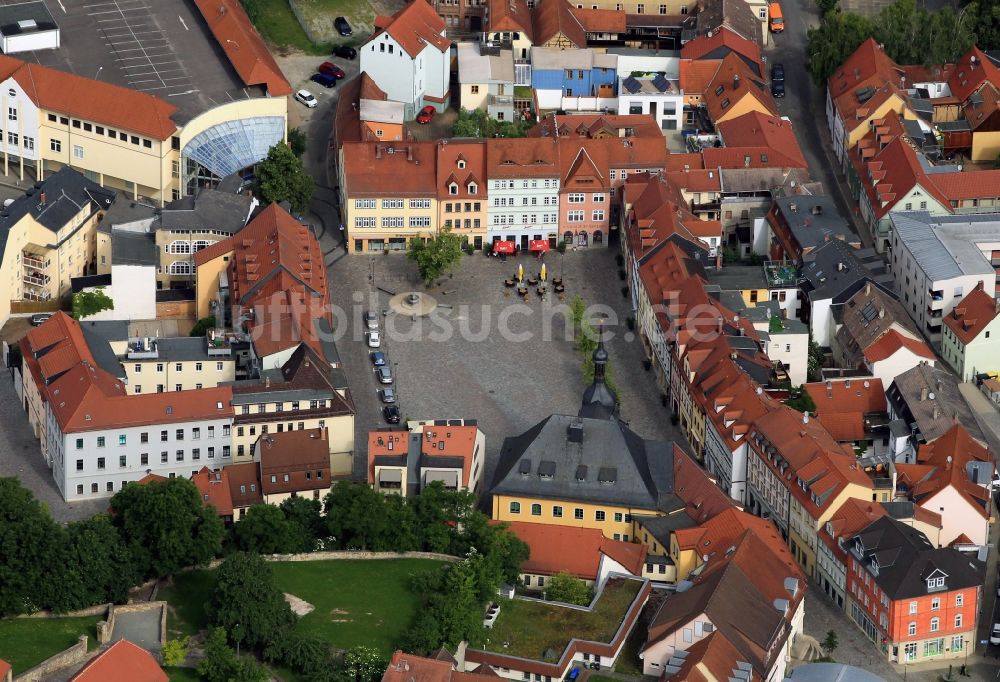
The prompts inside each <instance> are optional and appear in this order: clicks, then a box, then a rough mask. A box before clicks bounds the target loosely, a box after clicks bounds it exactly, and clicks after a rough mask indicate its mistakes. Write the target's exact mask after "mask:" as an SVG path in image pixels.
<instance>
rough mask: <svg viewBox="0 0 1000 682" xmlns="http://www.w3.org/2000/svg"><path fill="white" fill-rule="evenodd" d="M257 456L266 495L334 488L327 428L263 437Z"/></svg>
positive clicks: (270, 434) (259, 443)
mask: <svg viewBox="0 0 1000 682" xmlns="http://www.w3.org/2000/svg"><path fill="white" fill-rule="evenodd" d="M257 456H258V457H259V462H260V485H261V489H262V491H263V492H264V494H266V495H274V494H281V493H291V492H302V491H305V490H326V489H327V488H329V487H330V444H329V442H328V440H327V430H326V428H320V429H299V430H297V431H284V432H278V433H268V434H265V435H262V436H261V437H260V440H259V441H258V442H257ZM286 477H287V478H288V480H287V481H286V480H285V478H286ZM272 478H273V479H274V480H273V481H272Z"/></svg>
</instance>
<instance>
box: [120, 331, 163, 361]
mask: <svg viewBox="0 0 1000 682" xmlns="http://www.w3.org/2000/svg"><path fill="white" fill-rule="evenodd" d="M127 355H128V359H129V360H155V359H156V358H158V357H159V356H160V354H159V351H158V350H157V348H156V339H155V338H151V337H149V336H141V337H140V336H133V337H130V338H129V340H128V351H127Z"/></svg>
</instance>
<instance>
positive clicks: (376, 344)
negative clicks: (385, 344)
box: [365, 332, 382, 348]
mask: <svg viewBox="0 0 1000 682" xmlns="http://www.w3.org/2000/svg"><path fill="white" fill-rule="evenodd" d="M365 338H366V339H368V347H369V348H381V347H382V335H381V334H379V333H378V332H368V333H367V334H365Z"/></svg>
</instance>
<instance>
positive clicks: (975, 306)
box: [944, 282, 1000, 344]
mask: <svg viewBox="0 0 1000 682" xmlns="http://www.w3.org/2000/svg"><path fill="white" fill-rule="evenodd" d="M997 308H998V306H997V302H996V299H995V298H993V297H992V296H990V295H989V294H987V293H986V292H985V291H984V290H983V283H982V282H980V283H979V284H978V285H977V286H976V288H975V289H973V290H972V291H970V292H969V293H968V294H966V296H965V298H963V299H962V300H961V301H960V302H959V303H958V305H956V306H955V307H954V309H952V311H951V313H949V314H948V315H946V316H945V318H944V323H945V324H946V325H948V328H949V329H951V331H952V333H954V334H955V336H956V337H958V340H959V341H961V342H962V343H963V344H968V343H969V342H971V341H972V340H973V339H975V338H976V337H977V336H979V335H980V334H982V333H983V330H984V329H986V326H987V325H989V323H990V322H992V321H993V320H994V318H996V316H997V315H998V314H1000V311H998V310H997Z"/></svg>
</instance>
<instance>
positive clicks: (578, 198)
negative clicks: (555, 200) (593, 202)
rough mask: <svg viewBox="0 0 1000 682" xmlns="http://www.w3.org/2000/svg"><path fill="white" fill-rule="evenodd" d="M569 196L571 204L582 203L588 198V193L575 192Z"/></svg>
mask: <svg viewBox="0 0 1000 682" xmlns="http://www.w3.org/2000/svg"><path fill="white" fill-rule="evenodd" d="M567 196H568V201H569V203H571V204H582V203H583V202H584V201H585V199H586V195H584V194H583V192H574V193H572V194H569V195H567Z"/></svg>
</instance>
